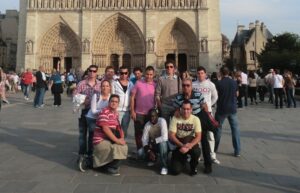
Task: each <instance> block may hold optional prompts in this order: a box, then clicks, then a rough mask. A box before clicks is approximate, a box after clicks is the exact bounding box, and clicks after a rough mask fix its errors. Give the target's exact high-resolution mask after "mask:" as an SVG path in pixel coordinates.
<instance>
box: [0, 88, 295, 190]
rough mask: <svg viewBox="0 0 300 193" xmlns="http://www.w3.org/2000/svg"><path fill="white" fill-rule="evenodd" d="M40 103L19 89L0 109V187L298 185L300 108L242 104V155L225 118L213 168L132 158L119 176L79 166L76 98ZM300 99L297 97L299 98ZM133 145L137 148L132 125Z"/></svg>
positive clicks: (252, 187) (247, 187)
mask: <svg viewBox="0 0 300 193" xmlns="http://www.w3.org/2000/svg"><path fill="white" fill-rule="evenodd" d="M47 94H48V95H47V96H46V101H45V102H46V106H45V108H43V109H35V108H33V106H32V102H27V101H25V100H24V99H23V98H22V96H21V94H16V95H11V96H9V100H10V101H11V104H10V105H4V106H3V108H2V111H1V112H0V150H1V153H0V155H1V156H0V193H18V192H26V193H79V192H82V193H95V192H101V193H129V192H130V193H141V192H142V193H148V192H149V193H150V192H151V193H154V192H157V193H175V192H176V193H181V192H184V193H194V192H195V193H223V192H226V193H248V192H249V193H253V192H256V193H261V192H267V193H277V192H300V150H299V149H300V125H299V123H298V122H299V113H300V108H297V109H294V108H291V109H287V108H284V109H278V110H275V108H274V107H273V106H271V105H270V104H267V103H264V104H259V105H257V106H255V105H251V106H249V107H247V108H245V109H242V110H239V112H238V117H239V122H240V128H241V144H242V152H241V157H240V158H236V157H233V156H232V153H233V148H232V144H231V134H230V129H229V127H228V123H227V122H226V125H225V128H224V130H223V136H222V139H221V144H220V148H219V151H220V152H219V153H218V155H217V156H218V159H219V160H220V161H221V164H220V165H213V173H212V174H211V175H205V174H203V173H202V171H201V170H202V169H203V162H200V164H199V171H200V172H199V174H198V175H196V176H195V177H190V176H189V175H188V171H187V172H185V173H183V174H181V175H179V176H171V175H167V176H161V175H159V168H158V166H156V167H153V168H149V167H147V166H146V164H145V163H142V162H137V161H135V160H132V159H129V160H127V161H126V162H125V163H124V164H123V165H122V167H121V171H120V172H121V176H119V177H113V176H109V175H107V174H104V173H101V172H100V171H93V170H90V171H87V172H85V173H81V172H79V171H78V169H77V167H76V160H77V149H78V148H77V145H78V129H77V128H78V127H77V117H76V114H73V113H72V103H71V99H70V98H67V97H66V96H64V97H63V101H62V104H63V105H62V107H60V108H55V107H52V100H53V99H52V97H51V96H50V95H49V92H48V93H47ZM298 106H299V104H298ZM129 130H130V136H129V139H128V144H129V147H130V151H129V152H130V153H131V152H133V151H134V146H135V145H134V140H133V137H132V135H133V128H132V126H131V127H130V129H129Z"/></svg>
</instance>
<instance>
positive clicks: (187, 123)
mask: <svg viewBox="0 0 300 193" xmlns="http://www.w3.org/2000/svg"><path fill="white" fill-rule="evenodd" d="M180 110H181V111H180V116H179V118H177V117H176V116H174V117H173V118H172V121H171V123H170V129H169V130H170V131H169V138H170V141H171V142H173V143H174V144H175V145H176V149H175V150H174V151H173V152H172V158H171V166H170V169H171V172H172V173H173V174H174V175H178V174H180V173H181V171H182V170H183V167H184V165H185V162H186V161H187V155H190V157H191V159H190V168H191V170H190V175H191V176H194V175H196V174H197V165H198V160H199V157H200V155H201V150H200V147H199V142H200V140H201V124H200V120H199V118H198V117H196V116H194V115H192V104H191V102H190V101H189V100H185V101H184V102H183V103H182V106H181V109H180Z"/></svg>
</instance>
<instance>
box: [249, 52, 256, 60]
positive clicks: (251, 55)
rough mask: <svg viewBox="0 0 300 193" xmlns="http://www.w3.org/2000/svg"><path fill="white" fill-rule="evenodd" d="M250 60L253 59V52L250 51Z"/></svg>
mask: <svg viewBox="0 0 300 193" xmlns="http://www.w3.org/2000/svg"><path fill="white" fill-rule="evenodd" d="M250 60H255V52H254V51H250Z"/></svg>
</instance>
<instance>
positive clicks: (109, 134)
mask: <svg viewBox="0 0 300 193" xmlns="http://www.w3.org/2000/svg"><path fill="white" fill-rule="evenodd" d="M102 129H103V132H104V133H105V135H106V136H107V137H108V138H109V139H110V140H112V141H113V142H115V143H116V144H119V145H125V144H126V142H125V141H124V138H121V139H118V138H117V137H116V136H115V135H114V134H113V133H112V132H111V129H110V128H109V127H108V126H102Z"/></svg>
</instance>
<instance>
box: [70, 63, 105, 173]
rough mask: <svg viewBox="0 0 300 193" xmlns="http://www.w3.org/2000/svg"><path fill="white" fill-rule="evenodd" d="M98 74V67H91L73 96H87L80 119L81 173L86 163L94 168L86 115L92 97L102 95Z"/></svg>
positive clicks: (79, 162)
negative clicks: (86, 158)
mask: <svg viewBox="0 0 300 193" xmlns="http://www.w3.org/2000/svg"><path fill="white" fill-rule="evenodd" d="M97 72H98V66H96V65H90V66H89V68H88V77H87V79H85V80H82V81H80V82H79V83H78V85H77V87H76V89H75V90H74V93H73V96H75V95H76V94H84V95H86V98H85V102H84V108H83V109H82V111H81V116H80V118H79V119H78V122H79V152H78V154H79V158H78V167H79V169H80V171H82V172H84V171H85V169H86V168H85V167H86V165H85V164H86V163H85V161H87V165H88V167H91V166H92V155H93V149H92V147H87V137H88V136H87V135H88V133H89V132H88V131H87V122H86V117H85V115H86V114H87V113H88V111H89V110H90V108H91V100H92V96H93V95H94V94H95V93H97V92H98V93H100V91H101V82H100V81H98V80H97ZM92 140H93V136H89V137H88V141H89V142H90V143H89V144H92ZM86 156H87V157H88V160H85V157H86Z"/></svg>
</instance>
